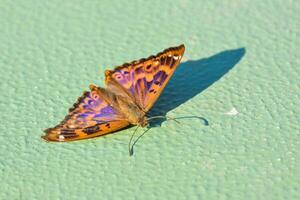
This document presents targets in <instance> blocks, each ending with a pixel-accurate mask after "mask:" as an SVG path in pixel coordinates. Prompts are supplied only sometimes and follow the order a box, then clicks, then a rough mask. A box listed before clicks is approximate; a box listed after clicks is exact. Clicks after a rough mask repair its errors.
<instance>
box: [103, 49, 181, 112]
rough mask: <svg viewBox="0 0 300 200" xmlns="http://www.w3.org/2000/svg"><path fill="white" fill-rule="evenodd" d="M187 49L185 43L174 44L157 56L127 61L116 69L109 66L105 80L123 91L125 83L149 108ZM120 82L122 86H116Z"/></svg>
mask: <svg viewBox="0 0 300 200" xmlns="http://www.w3.org/2000/svg"><path fill="white" fill-rule="evenodd" d="M184 50H185V47H184V45H180V46H178V47H171V48H168V49H166V50H164V51H163V52H161V53H158V54H157V55H156V56H150V57H149V58H146V59H140V60H138V61H133V62H131V63H125V64H123V65H122V66H119V67H116V68H115V69H114V70H106V71H105V82H106V84H107V86H108V88H113V89H114V91H115V92H117V91H116V88H117V90H118V91H120V92H119V94H122V91H121V89H120V86H121V88H123V90H124V91H126V93H127V94H128V95H127V96H129V97H130V99H133V101H134V102H135V103H136V104H137V105H139V106H140V108H142V109H143V110H144V111H145V112H147V111H148V110H150V109H151V107H152V106H153V104H154V103H155V102H156V100H157V99H158V97H159V96H160V94H161V92H162V91H163V89H164V87H165V86H166V84H167V83H168V81H169V80H170V78H171V77H172V75H173V73H174V71H175V69H176V68H177V66H178V64H179V63H180V60H181V58H182V56H183V53H184ZM116 83H117V84H119V87H116ZM123 94H124V92H123Z"/></svg>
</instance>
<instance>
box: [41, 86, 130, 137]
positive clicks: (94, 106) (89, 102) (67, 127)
mask: <svg viewBox="0 0 300 200" xmlns="http://www.w3.org/2000/svg"><path fill="white" fill-rule="evenodd" d="M95 88H96V87H94V89H92V90H91V91H90V92H84V93H83V95H82V96H81V97H79V98H78V100H77V102H76V103H75V104H74V105H73V107H72V108H70V109H69V114H68V115H67V116H66V117H65V119H64V120H63V121H62V122H61V123H60V124H58V125H57V126H55V127H54V128H48V129H46V130H45V133H46V135H45V136H42V138H44V139H45V140H47V141H57V142H67V141H73V140H80V139H87V138H92V137H97V136H101V135H104V134H107V133H111V132H114V131H116V130H119V129H122V128H124V127H126V126H128V125H129V122H128V121H126V120H125V119H124V117H123V116H122V115H121V114H120V113H118V112H117V111H116V110H115V109H114V108H112V107H111V106H110V105H109V104H108V103H107V102H105V101H104V100H103V99H101V97H100V96H99V93H98V92H97V90H96V89H95Z"/></svg>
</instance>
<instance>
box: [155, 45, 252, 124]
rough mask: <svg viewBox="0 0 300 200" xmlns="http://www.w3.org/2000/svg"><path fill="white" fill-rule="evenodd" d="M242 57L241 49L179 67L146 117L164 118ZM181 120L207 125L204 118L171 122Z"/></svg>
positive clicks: (242, 50)
mask: <svg viewBox="0 0 300 200" xmlns="http://www.w3.org/2000/svg"><path fill="white" fill-rule="evenodd" d="M245 53H246V49H245V48H239V49H232V50H226V51H222V52H220V53H217V54H215V55H213V56H211V57H208V58H203V59H199V60H192V61H187V62H184V63H181V64H180V66H179V67H178V69H177V70H176V71H175V72H174V75H173V77H172V78H171V80H170V82H169V83H168V84H167V86H166V88H165V89H164V91H163V93H162V94H161V96H160V97H159V99H158V101H157V102H156V103H155V106H154V107H153V109H152V110H151V111H150V112H149V116H158V115H162V116H165V115H166V114H167V113H168V112H169V111H171V110H173V109H174V108H176V107H178V106H180V105H181V104H183V103H185V102H187V101H188V100H189V99H191V98H193V97H194V96H196V95H198V94H200V93H201V92H202V91H204V90H205V89H206V88H208V87H209V86H210V85H212V84H213V83H215V82H216V81H218V80H219V79H220V78H221V77H222V76H224V75H225V74H226V73H227V72H228V71H229V70H231V69H232V68H233V67H234V66H235V65H236V64H237V63H238V62H239V61H240V60H241V59H242V57H243V56H244V55H245ZM181 118H198V119H200V120H201V121H202V122H203V123H204V125H208V121H207V120H206V119H205V118H204V117H200V116H185V117H177V118H175V119H177V120H178V119H181ZM163 121H165V119H159V120H155V121H153V122H152V123H151V127H153V126H160V125H161V123H162V122H163Z"/></svg>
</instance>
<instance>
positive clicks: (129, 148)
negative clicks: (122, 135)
mask: <svg viewBox="0 0 300 200" xmlns="http://www.w3.org/2000/svg"><path fill="white" fill-rule="evenodd" d="M139 127H140V126H139V125H137V126H136V128H135V129H134V131H133V133H132V135H131V138H130V140H129V143H128V152H129V155H130V156H132V155H133V146H132V147H131V142H132V139H133V136H134V135H135V133H136V132H137V130H138V128H139Z"/></svg>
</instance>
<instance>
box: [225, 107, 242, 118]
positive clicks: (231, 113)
mask: <svg viewBox="0 0 300 200" xmlns="http://www.w3.org/2000/svg"><path fill="white" fill-rule="evenodd" d="M237 114H239V112H238V111H237V110H236V109H235V107H233V108H231V110H230V111H228V112H227V113H225V115H232V116H234V115H237Z"/></svg>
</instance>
